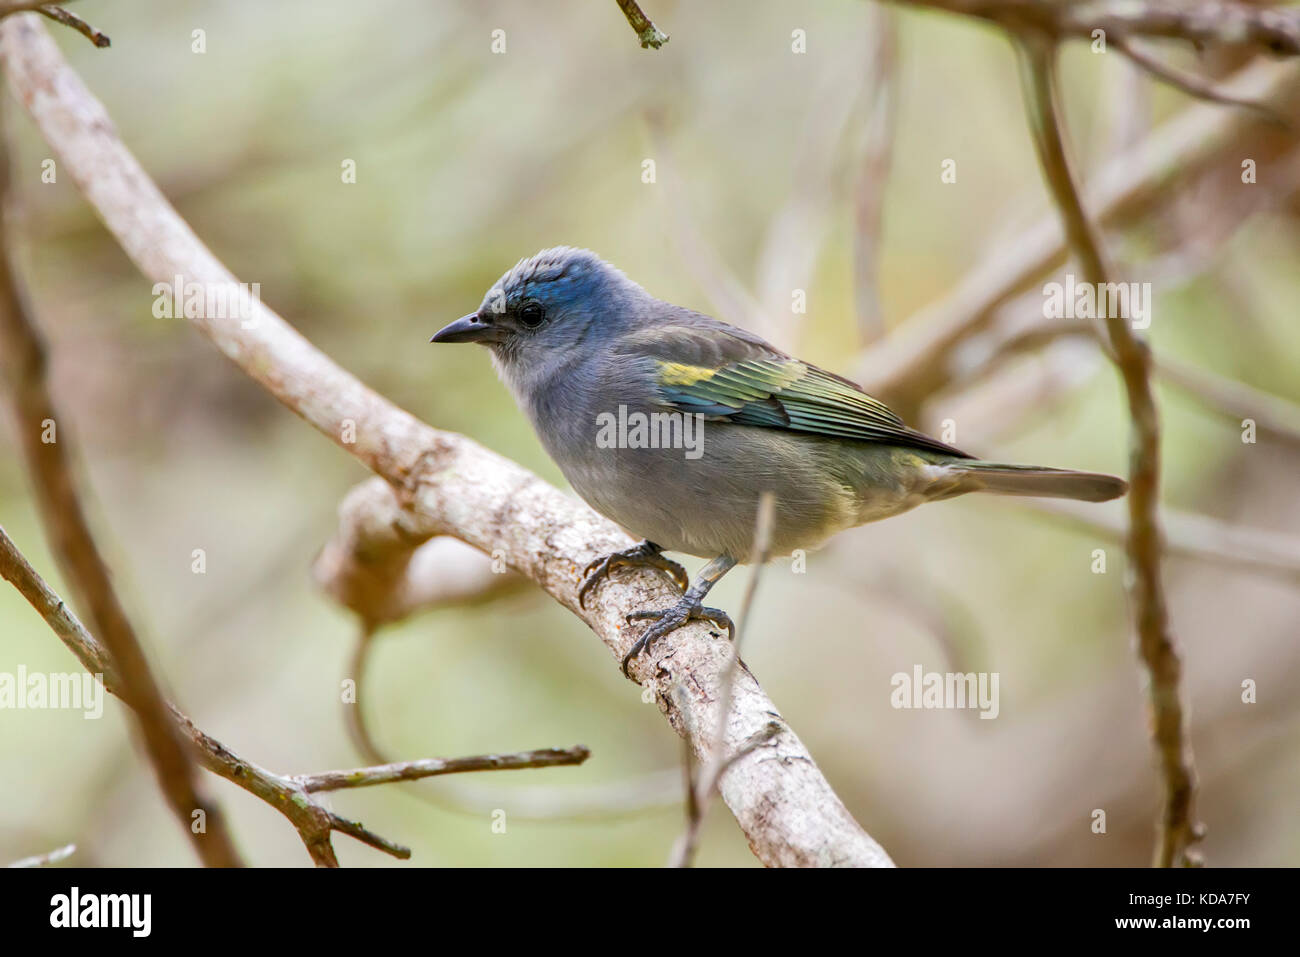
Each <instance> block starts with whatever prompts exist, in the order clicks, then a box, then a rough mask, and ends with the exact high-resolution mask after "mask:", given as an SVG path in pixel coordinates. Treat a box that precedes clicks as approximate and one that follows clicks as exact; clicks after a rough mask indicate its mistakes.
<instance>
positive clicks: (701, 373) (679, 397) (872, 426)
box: [623, 323, 971, 458]
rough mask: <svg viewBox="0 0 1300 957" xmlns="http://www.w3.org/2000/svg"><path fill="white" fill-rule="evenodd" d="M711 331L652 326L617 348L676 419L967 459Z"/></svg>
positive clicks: (830, 385)
mask: <svg viewBox="0 0 1300 957" xmlns="http://www.w3.org/2000/svg"><path fill="white" fill-rule="evenodd" d="M717 326H718V328H713V327H707V328H698V327H696V326H677V325H658V326H655V327H654V328H653V329H649V330H645V331H644V332H643V333H640V334H636V335H634V336H633V337H631V338H630V340H629V341H628V342H627V343H626V345H625V346H624V347H623V348H624V349H626V351H627V354H629V355H637V356H640V357H643V360H644V361H645V362H647V363H649V371H650V372H651V374H652V376H653V381H654V384H655V387H656V388H657V390H658V392H659V396H660V398H661V400H662V401H663V403H664V404H665V405H667V406H670V407H672V408H673V409H675V410H677V411H679V412H686V413H699V414H701V415H705V416H707V417H708V418H710V419H713V420H715V421H717V420H724V421H728V422H735V423H737V424H738V425H754V426H762V427H766V428H773V429H784V430H787V431H791V432H807V433H812V434H816V435H827V436H835V437H838V438H845V439H858V440H861V441H868V442H881V443H885V444H889V445H903V446H908V447H911V448H919V449H928V450H931V451H935V452H942V453H945V454H947V455H953V456H957V457H960V458H970V457H971V456H969V455H967V454H966V453H965V452H962V451H960V450H959V449H955V448H953V447H952V446H950V445H947V444H945V443H943V442H940V441H939V440H938V439H933V438H931V437H930V436H928V435H926V434H925V433H923V432H918V431H916V430H915V429H910V428H908V427H907V426H906V425H904V424H903V420H902V419H900V418H899V417H898V416H897V415H896V414H895V413H894V411H893V410H892V409H890V408H889V407H888V406H887V405H885V404H884V403H883V402H881V401H879V400H878V399H873V398H872V397H871V396H869V395H867V394H866V393H865V392H863V391H862V390H861V389H860V388H858V386H856V385H855V384H854V383H852V382H850V381H849V380H848V379H843V378H841V377H840V376H837V375H834V374H833V373H830V372H826V371H825V370H824V369H819V368H817V366H814V365H811V364H809V363H807V362H803V361H801V360H799V359H794V358H791V357H790V356H787V355H785V354H784V353H782V352H780V351H778V350H777V349H775V348H773V347H772V346H769V345H768V344H767V343H766V342H764V341H763V340H761V339H759V338H758V337H756V336H750V335H748V334H744V333H740V330H735V333H740V334H739V335H736V334H733V331H732V329H731V327H729V326H726V325H724V324H722V323H717Z"/></svg>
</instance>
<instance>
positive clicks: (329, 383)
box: [0, 17, 890, 866]
mask: <svg viewBox="0 0 1300 957" xmlns="http://www.w3.org/2000/svg"><path fill="white" fill-rule="evenodd" d="M0 57H3V60H4V69H5V73H6V75H7V76H8V77H9V80H10V83H11V84H12V86H13V89H14V90H15V92H16V93H17V95H18V97H19V99H20V100H21V101H22V103H23V104H24V106H26V108H27V110H28V112H29V113H30V114H31V115H32V118H33V119H34V120H35V122H36V124H37V126H38V127H39V128H40V130H41V132H42V134H43V135H44V136H45V138H46V140H47V142H49V144H50V145H51V147H52V148H53V149H54V150H55V152H56V153H57V154H58V155H59V156H60V157H61V158H62V162H63V166H64V168H65V169H67V170H68V172H69V175H70V176H71V178H72V180H73V181H74V182H75V183H76V184H77V186H78V188H79V189H80V190H81V191H82V193H83V194H84V195H85V196H86V197H87V199H88V200H89V201H90V203H91V205H92V206H93V207H94V208H95V210H96V212H97V213H98V214H99V216H100V218H101V219H103V221H104V222H105V224H106V225H107V227H108V229H109V231H110V232H111V233H113V235H114V236H115V237H116V239H117V241H118V242H119V243H120V244H121V246H122V248H123V249H124V250H125V252H126V253H127V255H128V256H129V257H130V258H131V259H132V260H133V261H134V262H135V264H136V265H137V267H138V268H139V269H140V270H141V272H143V273H144V274H145V275H146V276H147V277H149V278H150V279H151V280H153V281H155V282H160V283H168V284H170V283H171V282H173V280H174V277H176V276H177V275H180V276H182V277H183V278H184V280H185V281H187V282H197V283H199V284H200V285H201V286H205V287H221V288H224V289H230V288H231V285H230V284H233V283H234V277H233V276H232V275H231V274H230V272H229V271H228V270H227V269H226V268H225V267H224V266H223V265H222V264H221V263H220V262H218V261H217V260H216V258H215V257H213V255H212V254H211V253H210V252H209V251H208V250H207V248H206V247H204V246H203V244H202V243H201V242H200V241H199V240H198V238H197V237H196V236H195V235H194V233H193V232H192V231H191V230H190V228H189V227H188V225H186V224H185V222H184V221H183V220H181V218H180V217H179V216H178V215H177V214H176V212H175V210H174V209H172V207H171V206H170V205H169V204H168V203H167V201H166V200H165V199H164V198H163V196H162V195H161V193H160V192H159V191H158V188H157V186H155V185H154V184H153V182H152V181H150V179H149V178H148V176H147V175H146V174H145V173H144V171H143V170H142V169H141V168H140V165H139V163H138V162H137V161H136V160H135V158H134V157H133V156H132V155H131V154H130V152H129V151H128V150H127V149H126V147H125V146H123V144H122V143H121V141H120V140H119V139H118V138H117V136H116V134H115V132H114V131H113V127H112V124H111V122H110V120H109V118H108V115H107V113H106V112H105V110H104V108H103V106H102V105H101V104H100V103H99V102H98V101H97V100H96V99H95V98H94V97H93V96H92V95H91V94H90V93H89V91H88V90H86V88H85V86H84V84H83V83H82V82H81V80H80V78H79V77H78V76H77V75H76V73H75V71H73V70H72V69H71V68H70V67H69V66H68V65H67V63H66V62H65V61H64V60H63V57H62V56H61V54H60V53H59V51H58V49H57V47H55V46H54V44H53V43H52V42H51V41H50V38H49V35H48V34H47V33H46V32H45V31H44V30H42V29H41V28H40V26H39V24H38V23H36V22H34V21H33V20H32V19H31V18H28V17H16V18H12V19H10V20H7V21H5V22H3V23H0ZM239 306H240V312H239V313H238V315H239V316H240V318H235V319H229V318H219V317H211V316H207V315H204V316H199V317H196V318H194V319H191V320H189V321H190V322H191V323H192V324H193V325H194V326H195V327H196V328H198V330H199V331H200V332H202V333H203V334H204V335H205V336H207V337H208V338H209V339H210V340H211V341H212V342H213V343H214V344H215V345H216V346H217V347H218V348H219V349H220V350H221V351H222V352H224V353H225V354H226V355H227V356H228V357H229V358H230V359H231V360H233V361H234V362H235V363H236V365H238V366H239V367H240V368H241V369H243V370H244V371H245V372H246V373H247V374H248V375H249V376H251V377H252V378H253V379H254V380H255V381H257V382H258V383H260V384H261V385H262V386H263V387H265V388H266V389H267V390H268V391H269V392H270V393H271V394H272V395H274V396H275V397H276V398H277V399H279V400H280V401H281V402H282V403H283V404H284V405H286V406H287V407H288V408H289V409H291V410H292V411H294V412H295V413H297V414H298V415H300V416H301V417H302V418H304V419H305V420H307V421H308V422H310V423H311V424H312V425H314V426H315V427H316V428H317V429H319V430H320V431H321V432H322V433H324V434H325V435H327V436H329V437H330V438H331V439H332V440H334V441H335V442H336V443H338V444H339V445H340V447H342V448H343V449H344V450H345V451H347V452H349V453H350V454H352V455H353V456H355V457H356V458H357V459H358V460H359V461H361V462H362V463H364V464H365V465H366V466H367V467H368V468H370V469H371V470H372V471H374V472H375V473H376V474H378V475H380V476H382V477H383V478H384V479H386V480H387V481H388V482H389V483H390V484H391V485H392V486H393V489H394V494H395V496H400V503H401V505H402V506H403V510H402V513H401V519H400V521H399V522H397V523H396V524H395V525H393V526H389V527H387V528H385V530H384V533H383V535H382V536H381V537H382V539H383V546H384V547H388V548H392V549H393V550H394V552H395V553H396V552H399V551H401V550H403V549H404V550H406V551H407V552H411V551H413V550H414V549H415V547H417V546H418V545H419V544H421V543H423V542H424V541H427V540H428V539H429V538H432V537H433V536H435V535H440V534H449V535H454V536H455V537H457V538H460V539H461V540H463V541H466V542H468V543H469V544H471V545H473V546H474V547H476V548H478V549H479V550H480V551H483V552H485V553H489V554H492V553H494V552H496V553H498V554H499V555H501V556H502V558H503V560H504V561H505V562H506V563H507V564H509V565H510V566H511V567H512V568H514V569H515V570H516V571H518V572H520V573H521V574H523V575H525V576H526V577H528V578H530V579H532V580H533V581H535V582H537V583H538V584H539V585H541V586H542V587H543V588H544V589H545V590H546V591H547V592H548V593H549V594H550V595H551V596H552V597H553V598H555V599H556V600H557V601H558V602H559V603H560V604H562V605H563V606H565V607H566V608H568V609H569V610H570V611H572V612H573V613H574V614H575V615H576V616H578V617H579V618H580V619H582V620H583V621H584V622H586V623H587V625H589V626H590V627H591V628H592V630H593V631H595V632H596V634H597V635H598V636H599V637H600V639H601V640H602V642H603V643H604V644H605V646H606V648H607V649H608V651H609V652H610V655H611V657H613V658H614V659H615V660H616V661H618V660H621V659H622V656H623V654H624V653H625V652H626V651H627V648H628V646H630V645H631V643H632V641H633V640H634V636H633V635H631V634H625V632H626V631H630V629H627V627H626V622H625V616H626V615H627V614H628V613H629V612H631V611H633V610H635V609H638V608H645V607H656V606H666V605H668V604H670V603H671V602H672V601H673V600H674V596H673V594H672V592H671V591H670V590H669V588H668V586H667V584H666V583H664V582H662V581H660V580H659V579H658V578H657V577H656V576H651V575H648V574H644V575H637V576H628V577H627V578H625V579H623V580H620V581H619V582H617V583H613V584H609V585H606V586H605V588H604V589H603V590H602V593H601V598H602V600H601V601H600V602H599V603H597V604H594V605H593V606H592V607H588V608H582V607H580V606H579V604H578V600H577V586H578V581H579V577H580V576H579V572H580V570H581V569H582V568H583V567H584V566H585V565H586V564H587V562H588V561H589V560H590V559H592V558H594V557H596V556H597V555H601V554H607V553H609V552H611V551H614V550H616V549H618V548H621V547H625V546H626V545H628V544H630V540H629V539H628V538H627V536H626V535H624V534H622V533H621V532H620V531H618V529H617V528H615V527H614V526H613V525H612V523H610V522H608V521H606V520H605V519H603V518H600V517H599V516H597V515H596V514H595V513H594V512H592V511H591V510H590V509H588V508H587V507H585V506H583V505H580V504H578V503H577V502H575V501H573V500H572V499H570V498H568V497H567V496H565V495H563V494H561V493H560V492H558V491H557V490H556V489H554V488H552V487H550V486H548V485H546V484H545V483H544V482H542V481H541V480H540V479H538V478H536V477H535V476H533V475H531V474H529V473H528V472H526V471H525V470H524V469H522V468H520V467H519V466H518V465H516V464H515V463H513V462H510V461H509V460H506V459H503V458H501V457H500V456H497V455H494V454H493V453H491V452H488V451H486V450H484V449H482V448H481V447H479V446H478V445H476V444H475V443H473V442H471V441H469V440H468V439H465V438H464V437H462V436H458V435H454V434H451V433H447V432H441V431H439V430H436V429H433V428H430V427H429V426H427V425H424V424H423V423H421V422H419V421H418V420H417V419H415V418H414V417H413V416H411V415H410V414H408V413H406V412H404V411H402V410H400V409H398V408H396V407H395V406H393V405H392V404H391V403H390V402H388V401H387V400H385V399H383V398H382V397H380V396H379V395H377V394H376V393H374V392H373V391H371V390H370V389H368V388H367V387H366V386H364V385H362V384H361V383H360V382H359V381H357V379H356V378H354V377H353V376H352V375H350V374H349V373H347V372H345V371H344V370H342V369H341V368H339V367H338V366H336V365H335V364H334V363H333V362H331V361H330V360H329V359H328V358H326V357H325V356H324V355H323V354H322V353H320V352H319V351H318V350H317V349H316V348H315V347H313V346H312V345H311V344H310V343H309V342H308V341H307V340H306V339H305V338H303V337H302V336H301V335H300V334H299V333H297V332H296V331H294V330H293V329H292V328H291V327H290V326H289V325H288V324H287V323H285V322H284V320H283V319H281V318H280V317H279V316H277V315H276V314H275V313H273V312H272V311H271V310H270V309H268V308H267V307H266V306H264V305H263V304H262V303H261V302H260V301H259V300H257V299H255V298H253V297H252V296H251V295H249V294H247V292H246V291H245V292H244V293H243V294H242V295H241V296H240V299H239ZM241 320H243V321H241ZM345 436H346V437H347V439H345ZM353 436H354V437H355V441H350V440H348V439H351V438H352V437H353ZM376 525H377V527H378V526H381V525H382V523H376ZM728 657H729V654H728V652H727V649H725V648H723V647H721V646H720V645H719V643H718V642H717V641H715V640H712V639H711V638H710V635H709V631H708V628H707V627H706V626H705V625H704V624H700V623H697V624H694V625H691V626H688V627H685V628H682V629H680V630H679V631H677V632H675V633H674V634H673V635H671V636H669V637H667V638H666V639H665V640H664V641H662V642H661V643H659V645H657V646H656V648H655V654H651V655H643V656H640V657H639V658H637V659H636V661H635V664H634V670H635V672H636V674H637V676H638V678H639V679H640V681H641V683H642V684H645V685H647V686H648V687H651V688H653V689H654V691H655V693H656V697H657V700H658V702H659V706H660V708H661V710H662V711H663V712H664V713H665V715H666V716H667V718H668V720H669V721H670V722H671V723H672V725H673V726H674V727H675V728H676V729H677V730H678V733H684V731H685V722H684V719H683V714H682V709H681V707H679V706H678V704H677V703H676V702H675V701H674V700H673V696H672V694H671V689H672V688H673V687H674V686H675V685H676V686H680V687H682V688H684V689H686V690H685V698H684V700H685V702H686V705H685V707H686V708H687V709H688V710H690V711H691V712H692V713H693V714H694V713H696V712H698V714H699V715H701V716H702V715H704V714H711V713H713V705H714V704H715V702H716V700H717V693H718V688H719V683H720V679H721V670H722V668H723V667H725V661H726V659H727V658H728ZM734 702H735V703H734V707H733V715H732V718H731V720H730V721H729V723H728V731H727V733H728V740H727V742H725V743H726V746H727V748H728V750H733V751H734V750H738V749H739V748H740V747H741V746H742V745H743V744H744V743H745V742H746V741H747V740H748V739H749V738H750V737H751V736H752V735H753V734H754V733H756V732H758V731H760V730H761V729H763V728H764V727H765V726H766V725H767V724H768V723H769V722H771V721H776V722H777V723H779V724H781V726H782V731H781V733H780V734H779V735H777V736H776V737H775V738H773V739H772V741H771V742H770V745H769V746H768V747H765V748H763V749H762V754H761V755H760V754H755V753H751V754H750V755H748V756H747V757H746V758H744V759H743V760H741V761H738V762H736V763H735V764H733V765H732V766H731V767H729V768H728V769H727V771H726V773H725V774H724V775H723V777H722V780H721V782H720V790H721V793H722V797H723V800H724V801H725V802H726V803H727V805H728V806H729V807H730V808H731V810H732V813H733V814H734V815H735V816H736V819H737V822H738V823H739V824H740V827H741V829H742V831H744V833H745V835H746V838H747V839H748V840H749V843H750V847H751V848H752V849H753V850H754V852H755V854H757V855H758V857H759V858H760V860H762V861H763V862H764V863H767V864H776V865H813V864H822V865H826V864H837V865H872V866H888V865H889V864H890V861H889V858H888V856H887V855H886V854H885V852H884V851H883V850H882V849H881V848H880V846H879V845H878V844H877V843H876V842H875V841H874V840H872V839H871V837H870V836H868V835H867V834H866V832H864V831H863V830H862V829H861V827H860V826H859V825H858V824H857V822H855V821H854V820H853V818H852V817H851V816H850V815H849V813H848V811H847V810H846V809H845V807H844V805H843V803H842V802H841V801H840V800H839V798H838V797H837V796H836V795H835V793H834V792H833V791H832V790H831V788H830V785H829V784H828V783H827V782H826V780H825V778H824V777H823V776H822V774H821V772H820V770H818V768H817V766H816V764H815V763H814V762H813V760H812V758H811V756H810V755H809V754H808V751H807V749H806V748H805V747H804V746H803V743H802V742H801V741H800V740H799V739H798V737H797V736H796V735H795V733H794V732H793V731H792V730H791V729H790V728H789V726H788V725H787V724H786V723H785V722H784V720H783V719H781V718H780V713H779V712H778V711H777V709H776V707H775V705H773V704H772V702H771V701H770V700H769V699H768V697H767V695H766V694H764V692H763V690H762V688H761V687H760V686H759V685H758V682H757V681H756V680H754V677H753V675H751V674H749V673H748V672H744V673H743V674H741V675H738V676H737V681H736V689H735V694H734ZM697 723H698V722H697ZM709 744H711V742H701V741H700V740H699V739H698V738H696V739H693V740H692V746H693V748H694V749H695V750H696V753H697V754H701V753H702V749H703V748H704V747H707V746H708V745H709ZM760 757H761V758H762V760H760Z"/></svg>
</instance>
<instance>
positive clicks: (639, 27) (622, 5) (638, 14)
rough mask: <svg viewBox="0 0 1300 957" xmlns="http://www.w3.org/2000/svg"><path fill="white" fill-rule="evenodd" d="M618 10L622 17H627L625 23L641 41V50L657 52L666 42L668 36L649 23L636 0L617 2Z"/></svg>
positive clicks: (620, 0)
mask: <svg viewBox="0 0 1300 957" xmlns="http://www.w3.org/2000/svg"><path fill="white" fill-rule="evenodd" d="M618 8H619V9H620V10H622V11H623V16H625V17H627V22H628V23H629V24H630V25H631V27H632V29H633V30H634V31H635V32H636V38H637V39H638V40H640V41H641V48H642V49H645V48H647V47H653V48H654V49H656V50H658V49H659V48H660V47H661V46H663V45H664V44H665V43H667V42H668V34H666V33H664V32H663V31H662V30H660V29H659V28H658V27H657V26H655V25H654V24H653V23H651V22H650V18H649V17H647V16H646V15H645V14H644V13H643V12H642V11H641V7H640V6H638V5H637V2H636V0H618Z"/></svg>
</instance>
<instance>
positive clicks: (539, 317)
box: [519, 299, 546, 329]
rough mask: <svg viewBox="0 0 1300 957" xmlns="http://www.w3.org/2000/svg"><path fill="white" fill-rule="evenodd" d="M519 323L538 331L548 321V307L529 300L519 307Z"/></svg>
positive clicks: (534, 300)
mask: <svg viewBox="0 0 1300 957" xmlns="http://www.w3.org/2000/svg"><path fill="white" fill-rule="evenodd" d="M519 321H520V322H522V323H523V324H524V325H525V326H527V327H528V328H529V329H536V328H537V327H538V326H540V325H541V324H542V323H543V322H545V321H546V307H545V306H543V305H542V304H541V303H540V302H538V301H537V300H536V299H529V300H528V301H527V302H526V303H524V304H523V305H522V306H520V307H519Z"/></svg>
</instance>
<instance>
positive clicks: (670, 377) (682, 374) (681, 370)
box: [659, 362, 718, 385]
mask: <svg viewBox="0 0 1300 957" xmlns="http://www.w3.org/2000/svg"><path fill="white" fill-rule="evenodd" d="M717 374H718V370H717V369H710V368H708V367H707V366H692V365H687V364H686V363H684V362H660V363H659V382H660V384H662V385H695V384H697V383H699V382H707V381H708V380H709V379H712V378H713V377H714V376H715V375H717Z"/></svg>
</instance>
